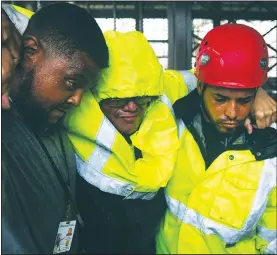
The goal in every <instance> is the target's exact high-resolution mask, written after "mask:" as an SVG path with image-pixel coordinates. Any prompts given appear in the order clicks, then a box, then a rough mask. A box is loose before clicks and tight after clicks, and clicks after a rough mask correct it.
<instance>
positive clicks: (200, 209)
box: [157, 117, 277, 254]
mask: <svg viewBox="0 0 277 255" xmlns="http://www.w3.org/2000/svg"><path fill="white" fill-rule="evenodd" d="M193 123H194V126H195V127H196V128H199V127H201V122H200V120H199V118H196V117H195V118H194V120H193ZM178 124H179V133H180V143H181V145H180V149H179V152H178V156H177V162H176V165H175V169H174V174H173V176H172V177H171V179H170V181H169V183H168V185H167V188H166V192H165V193H166V194H165V195H166V200H167V205H168V209H167V212H166V216H165V218H164V220H163V222H162V224H161V228H160V232H159V234H158V236H157V253H158V254H178V253H180V254H229V253H232V254H241V253H247V254H258V253H265V254H273V253H274V254H276V235H277V234H276V157H274V158H268V159H265V160H257V159H256V157H255V156H254V155H253V153H252V152H251V151H250V150H248V149H244V150H227V151H225V152H223V153H222V154H220V155H219V156H218V157H217V158H216V159H215V160H214V162H213V163H212V164H211V165H210V166H209V167H208V169H205V162H204V159H203V156H202V154H201V151H200V147H199V145H198V143H197V142H196V140H195V137H194V136H193V135H192V133H191V131H190V128H189V126H188V127H186V125H185V124H184V122H183V121H182V120H178ZM199 130H200V129H199ZM199 137H200V138H201V137H202V136H201V132H200V131H199ZM257 155H259V152H257ZM275 155H276V153H275Z"/></svg>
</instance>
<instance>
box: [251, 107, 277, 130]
mask: <svg viewBox="0 0 277 255" xmlns="http://www.w3.org/2000/svg"><path fill="white" fill-rule="evenodd" d="M255 118H256V124H257V127H258V128H260V129H263V128H266V127H269V126H270V125H271V124H272V123H274V122H275V121H276V118H277V114H276V108H275V107H272V108H268V109H265V110H264V111H262V110H259V111H257V112H256V113H255Z"/></svg>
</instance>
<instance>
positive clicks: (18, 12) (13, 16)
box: [2, 4, 34, 35]
mask: <svg viewBox="0 0 277 255" xmlns="http://www.w3.org/2000/svg"><path fill="white" fill-rule="evenodd" d="M2 8H3V10H4V11H5V13H6V14H7V15H8V16H9V18H10V20H11V21H12V23H13V24H14V25H15V27H16V28H17V30H18V31H19V33H20V34H21V35H23V33H24V31H25V30H26V28H27V26H28V23H29V19H30V18H31V16H32V15H33V14H34V13H33V12H32V11H30V10H27V9H25V8H22V7H19V6H16V5H11V4H2Z"/></svg>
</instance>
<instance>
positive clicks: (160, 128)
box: [65, 31, 179, 199]
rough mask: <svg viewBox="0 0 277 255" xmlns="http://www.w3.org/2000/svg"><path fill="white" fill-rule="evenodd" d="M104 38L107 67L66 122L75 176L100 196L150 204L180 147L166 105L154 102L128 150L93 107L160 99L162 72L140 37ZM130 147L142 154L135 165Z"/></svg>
mask: <svg viewBox="0 0 277 255" xmlns="http://www.w3.org/2000/svg"><path fill="white" fill-rule="evenodd" d="M104 35H105V39H106V42H107V45H108V48H109V54H110V67H108V68H106V69H105V70H103V71H102V72H101V75H100V79H99V82H98V85H97V86H96V88H95V89H94V91H93V94H92V93H91V92H87V93H85V94H84V96H83V99H82V102H81V105H80V107H77V108H76V109H74V110H73V111H72V112H70V113H69V114H68V115H67V117H66V120H65V124H66V127H67V129H68V132H69V137H70V140H71V142H72V144H73V146H74V149H75V152H76V158H77V163H78V172H79V174H80V175H81V176H82V177H83V178H84V179H85V180H86V181H87V182H89V183H90V184H92V185H94V186H95V187H98V188H99V189H100V190H102V191H104V192H108V193H111V194H116V195H120V196H123V197H125V198H126V199H136V198H141V199H151V198H152V197H153V196H154V195H155V193H156V192H157V191H158V189H159V188H160V187H165V186H166V184H167V182H168V180H169V178H170V177H171V173H172V169H173V167H174V163H175V160H176V154H177V149H178V147H179V142H178V136H177V126H176V122H175V119H174V117H173V115H172V114H171V110H170V105H168V104H166V103H164V102H163V101H162V98H160V99H158V100H156V101H155V102H153V103H152V104H151V105H150V106H149V108H148V110H147V112H146V113H145V117H144V119H143V122H142V124H141V126H140V127H139V130H138V131H137V132H135V133H134V134H133V135H132V136H131V137H130V138H131V140H132V145H130V144H128V142H127V141H126V140H125V139H124V138H123V136H122V135H121V134H120V133H119V132H118V131H117V130H116V128H115V127H114V126H113V124H112V123H111V122H110V121H109V120H108V119H107V118H106V117H105V116H104V114H103V113H102V111H101V109H100V107H99V104H98V102H99V101H100V100H102V99H105V98H124V97H137V96H159V97H162V96H163V70H162V67H161V65H160V64H159V62H158V60H157V58H156V56H155V53H154V51H153V50H152V48H151V46H150V45H149V43H148V42H147V40H146V39H145V37H144V36H143V35H142V34H141V33H139V32H135V31H134V32H129V33H125V34H124V33H119V32H115V31H107V32H105V34H104ZM122 45H124V47H122ZM164 97H165V96H164ZM134 147H136V148H137V149H139V150H140V151H141V153H142V157H141V158H140V159H137V160H136V158H135V154H134Z"/></svg>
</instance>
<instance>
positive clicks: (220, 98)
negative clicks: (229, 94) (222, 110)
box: [215, 97, 227, 103]
mask: <svg viewBox="0 0 277 255" xmlns="http://www.w3.org/2000/svg"><path fill="white" fill-rule="evenodd" d="M215 101H216V102H218V103H225V102H226V101H227V98H225V97H215Z"/></svg>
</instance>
